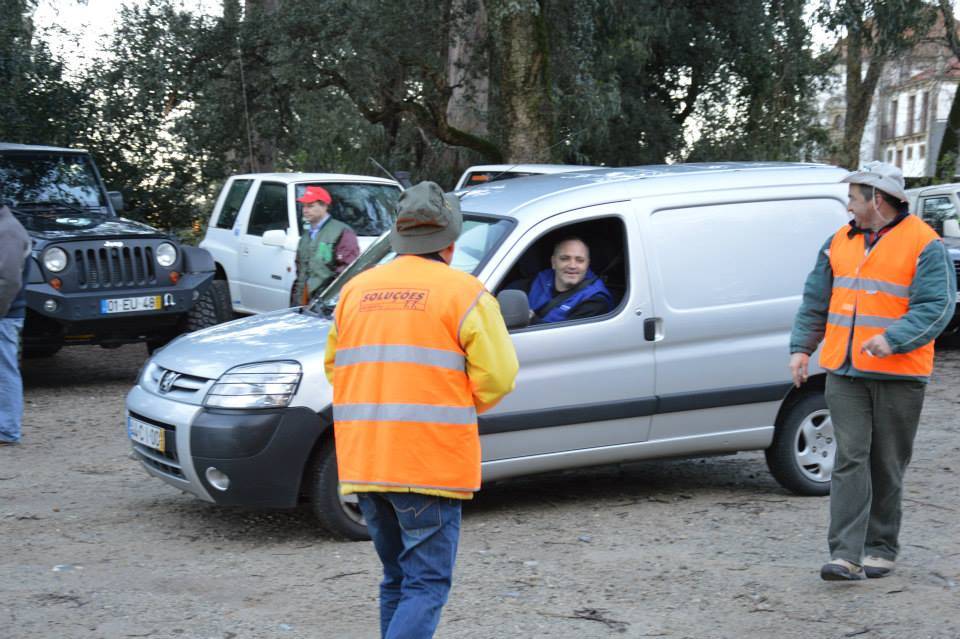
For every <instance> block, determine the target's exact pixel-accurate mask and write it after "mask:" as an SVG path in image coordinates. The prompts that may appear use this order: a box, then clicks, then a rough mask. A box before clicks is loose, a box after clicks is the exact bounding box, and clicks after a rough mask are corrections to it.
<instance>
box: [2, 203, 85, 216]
mask: <svg viewBox="0 0 960 639" xmlns="http://www.w3.org/2000/svg"><path fill="white" fill-rule="evenodd" d="M25 206H29V207H37V208H40V207H45V206H46V207H59V208H63V209H70V210H71V211H76V212H77V213H83V214H87V213H89V212H90V210H89V209H87V208H86V207H83V206H80V205H77V204H70V203H68V202H59V201H56V200H51V201H40V202H20V203H19V204H18V205H17V207H18V208H23V207H25Z"/></svg>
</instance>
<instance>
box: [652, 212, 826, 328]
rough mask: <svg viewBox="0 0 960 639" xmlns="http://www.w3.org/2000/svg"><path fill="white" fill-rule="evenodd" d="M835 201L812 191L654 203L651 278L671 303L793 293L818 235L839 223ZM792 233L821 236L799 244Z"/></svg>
mask: <svg viewBox="0 0 960 639" xmlns="http://www.w3.org/2000/svg"><path fill="white" fill-rule="evenodd" d="M839 206H842V204H840V203H839V202H838V201H837V200H833V199H826V198H823V199H812V198H811V199H801V200H777V201H766V202H741V203H737V204H715V205H709V206H695V207H690V208H680V209H661V210H658V211H655V212H654V213H653V214H652V215H651V217H650V223H649V225H648V228H649V234H648V236H647V239H648V240H649V241H648V242H647V244H646V245H647V246H649V247H650V249H651V250H650V253H651V256H652V260H653V262H654V263H653V264H652V265H651V267H652V268H651V274H652V277H654V278H657V279H659V281H654V282H652V283H653V285H654V286H655V287H657V288H658V289H660V290H661V291H662V293H661V294H662V296H663V299H664V300H665V302H666V304H667V305H668V306H669V307H670V308H672V309H676V310H695V309H705V308H714V307H720V306H725V305H731V304H745V303H750V302H763V301H767V300H776V299H783V298H788V297H792V296H796V295H799V294H800V293H801V291H802V290H803V283H804V281H805V279H806V276H807V274H808V273H809V272H810V269H811V268H812V267H813V261H814V258H815V257H816V253H817V250H818V249H819V246H820V244H819V243H822V242H824V241H826V239H827V238H828V237H830V236H831V235H832V234H833V233H835V232H836V230H837V210H838V208H839ZM797 238H815V241H816V242H819V243H817V244H815V245H811V246H803V247H800V246H798V245H797ZM784 247H790V250H784ZM785 321H789V320H785Z"/></svg>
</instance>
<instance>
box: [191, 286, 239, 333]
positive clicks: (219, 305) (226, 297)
mask: <svg viewBox="0 0 960 639" xmlns="http://www.w3.org/2000/svg"><path fill="white" fill-rule="evenodd" d="M231 319H233V308H232V306H231V305H230V286H229V285H228V284H227V281H226V280H213V281H212V282H210V288H208V289H207V292H206V293H204V294H203V295H201V296H200V299H198V300H197V302H196V303H195V304H194V305H193V308H191V309H190V312H188V313H187V321H186V325H185V327H184V328H185V330H186V332H188V333H190V332H193V331H198V330H200V329H201V328H208V327H210V326H215V325H217V324H221V323H223V322H227V321H230V320H231Z"/></svg>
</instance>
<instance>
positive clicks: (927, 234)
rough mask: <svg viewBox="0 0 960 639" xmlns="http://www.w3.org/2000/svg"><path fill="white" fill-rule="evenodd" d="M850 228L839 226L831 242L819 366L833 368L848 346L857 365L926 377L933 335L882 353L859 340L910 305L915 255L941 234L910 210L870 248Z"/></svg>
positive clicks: (880, 330) (863, 368)
mask: <svg viewBox="0 0 960 639" xmlns="http://www.w3.org/2000/svg"><path fill="white" fill-rule="evenodd" d="M849 228H850V227H848V226H845V227H843V228H842V229H840V230H839V231H837V233H836V234H835V235H834V236H833V241H832V242H831V243H830V267H831V268H832V269H833V291H832V293H831V295H830V310H829V314H828V316H827V330H826V334H825V335H824V339H823V346H822V348H821V351H820V366H822V367H823V368H825V369H827V370H837V369H838V368H840V367H841V366H842V365H843V363H844V362H845V361H846V358H847V351H848V349H849V351H850V358H851V362H852V364H853V367H854V368H856V369H857V370H860V371H865V372H873V373H884V374H887V375H903V376H915V377H929V376H930V374H931V373H932V372H933V342H932V341H931V342H928V343H927V344H925V345H923V346H921V347H919V348H917V349H915V350H912V351H910V352H908V353H896V354H893V355H890V356H888V357H884V358H880V357H874V356H871V355H867V354H866V353H864V352H862V346H863V343H864V342H866V341H867V340H869V339H870V338H871V337H873V336H874V335H881V334H883V332H884V331H885V330H886V328H887V327H888V326H890V325H891V324H893V323H894V322H895V321H897V320H898V319H899V318H901V317H902V316H903V315H905V314H906V312H907V311H908V310H909V308H910V284H911V283H912V282H913V276H914V273H915V272H916V270H917V260H919V258H920V254H921V253H922V252H923V249H924V248H926V246H927V244H929V243H930V242H933V241H935V240H937V239H939V238H938V236H937V234H936V233H935V232H934V231H933V229H931V228H930V227H929V226H928V225H927V224H926V223H925V222H923V221H922V220H921V219H920V218H918V217H917V216H915V215H908V216H907V217H905V218H904V219H903V220H902V221H901V222H900V223H899V224H897V225H896V226H894V227H893V228H892V229H890V230H889V231H888V232H887V233H886V234H885V235H883V237H881V238H880V240H878V241H877V243H876V244H874V246H873V248H872V249H870V250H869V251H868V250H867V249H866V244H865V240H864V235H863V234H862V233H857V234H855V235H853V237H848V235H847V232H848V231H849ZM851 331H852V336H851Z"/></svg>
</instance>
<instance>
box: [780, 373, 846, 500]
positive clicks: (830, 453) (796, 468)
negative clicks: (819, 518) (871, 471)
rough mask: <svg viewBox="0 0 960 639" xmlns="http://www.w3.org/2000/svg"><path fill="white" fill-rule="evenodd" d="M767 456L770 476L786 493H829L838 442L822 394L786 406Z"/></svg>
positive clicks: (805, 395) (812, 393)
mask: <svg viewBox="0 0 960 639" xmlns="http://www.w3.org/2000/svg"><path fill="white" fill-rule="evenodd" d="M766 456H767V466H768V467H769V468H770V473H771V474H772V475H773V476H774V478H775V479H776V480H777V481H778V482H780V485H781V486H783V487H784V488H786V489H787V490H791V491H793V492H795V493H797V494H798V495H812V496H820V495H828V494H830V475H831V474H832V473H833V464H834V462H835V461H836V458H837V439H836V437H835V436H834V433H833V422H832V421H831V420H830V411H829V410H828V409H827V400H826V398H825V397H824V395H823V392H811V393H805V394H804V395H801V396H800V397H799V398H797V399H796V400H795V401H794V402H793V403H791V404H790V405H789V406H788V407H787V409H786V410H785V411H784V412H783V414H782V415H781V417H780V420H779V422H778V423H777V427H776V432H775V433H774V436H773V444H771V445H770V448H768V449H767V451H766Z"/></svg>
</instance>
